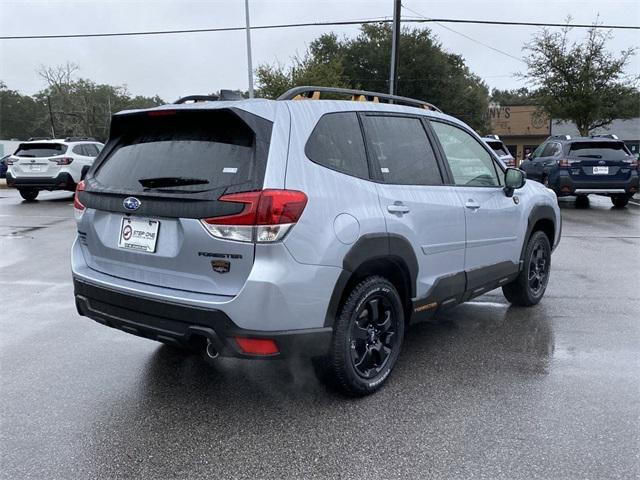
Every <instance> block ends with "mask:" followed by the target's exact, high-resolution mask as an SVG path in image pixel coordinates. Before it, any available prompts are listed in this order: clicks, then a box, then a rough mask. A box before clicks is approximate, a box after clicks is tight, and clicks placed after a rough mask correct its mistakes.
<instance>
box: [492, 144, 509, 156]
mask: <svg viewBox="0 0 640 480" xmlns="http://www.w3.org/2000/svg"><path fill="white" fill-rule="evenodd" d="M487 143H488V144H489V146H490V147H491V149H492V150H493V151H494V152H496V153H497V154H498V155H500V156H504V155H511V154H510V153H509V151H508V150H507V148H506V147H505V146H504V144H503V143H502V142H487Z"/></svg>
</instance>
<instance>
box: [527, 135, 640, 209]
mask: <svg viewBox="0 0 640 480" xmlns="http://www.w3.org/2000/svg"><path fill="white" fill-rule="evenodd" d="M521 168H522V169H523V170H524V171H525V172H526V173H527V178H531V179H533V180H537V181H538V182H541V183H543V184H544V185H545V186H546V187H548V188H550V189H552V190H553V191H554V192H555V193H556V195H558V196H559V197H561V196H567V195H577V196H578V199H584V198H586V197H587V196H588V195H591V194H596V195H604V196H607V197H610V198H611V202H612V203H613V205H614V206H616V207H624V206H626V205H627V203H628V202H629V199H630V198H631V197H633V195H634V194H635V193H636V192H637V191H638V159H637V158H635V157H634V156H633V155H632V154H631V152H630V151H629V149H628V148H627V146H626V145H625V144H624V142H622V141H620V140H618V137H616V136H615V135H593V136H591V137H574V138H572V137H570V136H569V135H557V136H552V137H549V138H548V139H547V140H546V141H545V142H544V143H543V144H542V145H540V146H539V147H538V148H537V149H536V150H535V151H534V152H533V154H532V155H531V156H530V157H529V158H528V159H526V160H525V161H523V162H522V165H521Z"/></svg>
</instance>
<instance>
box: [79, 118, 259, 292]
mask: <svg viewBox="0 0 640 480" xmlns="http://www.w3.org/2000/svg"><path fill="white" fill-rule="evenodd" d="M271 128H272V122H270V121H269V120H266V119H263V118H261V117H258V116H255V115H252V114H249V113H247V112H245V111H243V110H240V109H235V108H234V109H218V110H204V109H197V110H195V109H194V110H185V109H178V110H175V111H174V110H155V111H149V112H141V113H134V114H126V115H119V116H116V117H114V121H113V123H112V129H111V138H110V140H109V141H108V143H107V145H106V146H105V148H104V150H103V152H102V153H101V155H100V157H98V159H97V161H96V163H95V164H94V166H93V168H92V169H91V171H90V172H89V173H88V175H87V178H86V181H85V191H83V192H80V193H79V195H78V198H79V200H80V201H81V202H82V204H84V205H85V207H86V210H85V211H84V213H83V214H82V217H81V218H80V219H79V221H78V230H79V239H80V243H81V245H82V249H83V252H84V256H85V259H86V261H87V263H88V265H89V266H90V267H91V268H92V269H94V270H96V271H99V272H102V273H106V274H109V275H113V276H116V277H120V278H125V279H128V280H133V281H136V282H141V283H145V284H149V285H156V286H160V287H166V288H173V289H180V290H185V291H189V292H198V293H208V294H215V295H229V296H232V295H236V294H237V293H238V292H239V291H240V289H241V288H242V286H243V285H244V283H245V281H246V279H247V277H248V276H249V273H250V271H251V268H252V266H253V261H254V250H255V246H254V244H253V243H243V242H236V241H231V240H225V239H220V238H214V237H213V236H212V235H210V234H209V233H208V231H207V230H206V229H205V228H204V227H203V225H202V224H201V222H200V220H201V219H204V218H211V217H220V216H225V215H232V214H237V213H239V212H241V211H242V210H243V208H244V205H242V204H238V203H230V202H222V201H219V200H218V199H219V197H220V196H222V195H224V194H228V193H234V192H245V191H253V190H259V189H261V188H262V186H263V181H264V174H265V169H266V160H267V154H268V150H269V141H270V138H271Z"/></svg>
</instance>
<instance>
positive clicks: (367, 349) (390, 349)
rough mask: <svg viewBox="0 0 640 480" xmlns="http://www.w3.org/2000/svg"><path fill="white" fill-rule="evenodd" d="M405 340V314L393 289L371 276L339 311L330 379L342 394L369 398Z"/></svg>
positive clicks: (328, 368)
mask: <svg viewBox="0 0 640 480" xmlns="http://www.w3.org/2000/svg"><path fill="white" fill-rule="evenodd" d="M403 337H404V312H403V309H402V302H401V300H400V296H399V295H398V292H397V291H396V289H395V288H394V286H393V285H392V284H391V282H389V281H388V280H387V279H386V278H383V277H380V276H377V275H375V276H371V277H368V278H365V279H364V280H362V281H361V282H360V283H358V284H357V285H356V286H355V287H354V288H353V289H352V290H351V292H350V294H349V296H348V297H347V300H346V301H345V302H344V304H343V305H342V308H341V309H340V314H339V315H338V318H337V319H336V323H335V325H334V333H333V339H332V342H331V350H330V353H329V357H328V358H326V359H324V361H325V365H326V367H327V370H328V371H327V374H328V375H325V377H327V376H329V378H328V379H329V380H330V381H331V382H332V383H334V384H335V385H336V386H337V387H338V388H339V389H340V390H341V391H342V392H344V393H346V394H348V395H353V396H364V395H369V394H371V393H373V392H375V391H376V390H378V388H380V387H381V386H382V384H383V383H384V381H385V380H386V379H387V378H388V376H389V374H390V373H391V370H393V367H394V366H395V364H396V361H397V359H398V355H399V354H400V349H401V348H402V341H403Z"/></svg>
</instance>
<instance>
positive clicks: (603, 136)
mask: <svg viewBox="0 0 640 480" xmlns="http://www.w3.org/2000/svg"><path fill="white" fill-rule="evenodd" d="M589 136H590V137H591V138H610V139H611V140H620V139H619V138H618V136H617V135H614V134H613V133H603V134H600V135H589Z"/></svg>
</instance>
